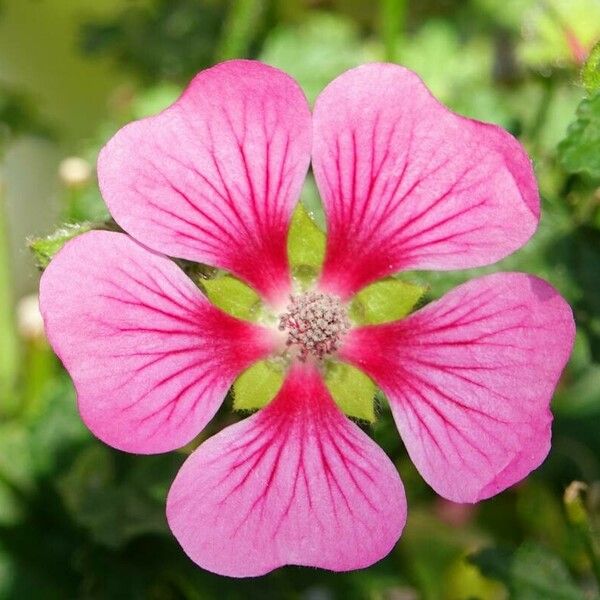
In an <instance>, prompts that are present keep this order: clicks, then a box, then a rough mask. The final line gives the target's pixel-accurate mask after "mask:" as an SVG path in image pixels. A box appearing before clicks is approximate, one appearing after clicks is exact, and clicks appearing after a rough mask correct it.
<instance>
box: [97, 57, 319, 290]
mask: <svg viewBox="0 0 600 600" xmlns="http://www.w3.org/2000/svg"><path fill="white" fill-rule="evenodd" d="M310 128H311V123H310V112H309V109H308V104H307V102H306V99H305V97H304V95H303V94H302V91H301V90H300V88H299V87H298V85H297V84H296V83H295V82H294V81H293V80H292V79H291V78H290V77H288V76H287V75H286V74H285V73H282V72H281V71H278V70H277V69H274V68H272V67H269V66H267V65H264V64H261V63H259V62H253V61H246V60H233V61H229V62H225V63H221V64H219V65H217V66H215V67H213V68H211V69H207V70H205V71H202V72H201V73H199V74H198V75H197V76H196V78H195V79H194V80H193V81H192V82H191V83H190V85H189V87H188V88H187V90H186V91H185V92H184V93H183V95H182V96H181V98H179V100H178V101H177V102H175V103H174V104H173V105H172V106H170V107H169V108H168V109H166V110H165V111H163V112H162V113H160V114H159V115H156V116H154V117H150V118H148V119H143V120H141V121H136V122H134V123H130V124H129V125H127V126H125V127H124V128H123V129H121V130H120V131H119V132H118V133H117V134H116V135H115V136H114V137H113V138H112V139H111V140H110V141H109V142H108V144H107V145H106V146H105V147H104V148H103V150H102V152H101V153H100V157H99V159H98V177H99V181H100V188H101V190H102V195H103V196H104V199H105V201H106V203H107V205H108V207H109V209H110V212H111V213H112V215H113V217H114V218H115V220H116V221H117V222H118V223H119V225H121V227H123V229H125V230H126V231H127V232H128V233H130V234H131V235H133V236H134V237H136V238H137V239H139V240H140V241H141V242H143V243H144V244H147V245H148V246H149V247H150V248H153V249H154V250H158V251H159V252H164V253H165V254H168V255H170V256H177V257H180V258H187V259H190V260H194V261H199V262H204V263H208V264H210V265H213V266H217V267H221V268H223V269H227V270H229V271H231V272H233V273H235V274H236V275H237V276H239V277H241V278H242V279H245V280H246V281H247V282H248V283H250V284H251V285H252V286H254V287H255V288H256V289H257V290H258V291H259V292H261V293H262V294H264V295H265V297H266V298H267V299H269V300H271V301H273V302H278V301H279V300H280V299H281V298H282V297H285V296H286V294H287V292H288V289H289V284H290V282H289V273H288V266H287V257H286V235H287V230H288V225H289V221H290V218H291V214H292V211H293V209H294V205H295V204H296V201H297V199H298V196H299V194H300V189H301V187H302V183H303V180H304V176H305V175H306V171H307V169H308V164H309V160H310V144H311V141H310Z"/></svg>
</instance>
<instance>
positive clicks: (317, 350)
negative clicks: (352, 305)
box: [279, 292, 350, 361]
mask: <svg viewBox="0 0 600 600" xmlns="http://www.w3.org/2000/svg"><path fill="white" fill-rule="evenodd" d="M349 328H350V320H349V319H348V313H347V311H346V308H345V306H344V305H343V304H342V302H341V301H340V299H339V298H338V297H337V296H330V295H328V294H322V293H320V292H307V293H305V294H298V295H295V296H290V303H289V304H288V305H287V308H286V312H284V313H283V314H282V315H281V316H280V317H279V329H280V330H281V331H285V332H286V333H287V340H286V345H287V346H288V347H292V346H295V347H296V348H297V349H298V352H299V358H300V360H301V361H305V360H306V359H307V358H308V357H309V356H314V357H315V358H318V359H321V358H323V357H324V356H326V355H327V354H332V353H333V352H335V351H336V350H337V349H338V346H339V342H340V340H341V339H342V337H343V336H344V334H345V333H346V331H348V329H349Z"/></svg>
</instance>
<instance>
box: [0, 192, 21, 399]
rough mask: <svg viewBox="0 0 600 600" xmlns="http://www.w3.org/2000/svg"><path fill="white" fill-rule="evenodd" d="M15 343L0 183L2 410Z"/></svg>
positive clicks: (14, 364)
mask: <svg viewBox="0 0 600 600" xmlns="http://www.w3.org/2000/svg"><path fill="white" fill-rule="evenodd" d="M17 354H18V340H17V333H16V328H15V321H14V298H13V294H12V286H11V276H10V250H9V244H8V222H7V217H6V207H5V196H4V186H3V182H2V181H1V180H0V400H1V401H2V406H1V407H0V409H2V410H3V409H4V408H5V407H6V406H5V404H6V401H7V400H8V398H9V393H10V391H11V389H12V387H13V383H14V380H15V376H16V370H17V363H18V361H17Z"/></svg>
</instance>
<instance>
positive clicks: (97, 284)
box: [40, 231, 274, 453]
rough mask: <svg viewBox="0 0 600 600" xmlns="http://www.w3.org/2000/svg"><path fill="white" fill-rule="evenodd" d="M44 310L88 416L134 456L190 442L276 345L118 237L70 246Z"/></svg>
mask: <svg viewBox="0 0 600 600" xmlns="http://www.w3.org/2000/svg"><path fill="white" fill-rule="evenodd" d="M40 306H41V310H42V314H43V316H44V321H45V325H46V332H47V334H48V339H49V340H50V343H51V344H52V347H53V348H54V350H55V351H56V353H57V354H58V356H59V357H60V359H61V360H62V362H63V364H64V365H65V367H66V369H67V370H68V371H69V374H70V375H71V377H72V379H73V382H74V383H75V388H76V390H77V402H78V406H79V410H80V412H81V417H82V419H83V420H84V421H85V423H86V424H87V426H88V427H89V428H90V429H91V430H92V432H93V433H94V434H95V435H97V436H98V437H99V438H100V439H101V440H103V441H105V442H106V443H107V444H110V445H111V446H114V447H116V448H119V449H121V450H126V451H129V452H140V453H154V452H164V451H167V450H172V449H173V448H178V447H180V446H183V445H184V444H186V443H187V442H189V441H190V440H191V439H193V438H194V436H196V435H197V434H198V433H199V431H200V430H201V429H202V428H203V427H204V425H206V423H207V422H208V421H209V420H210V419H211V418H212V416H213V415H214V413H215V412H216V410H217V409H218V407H219V406H220V404H221V402H222V401H223V398H224V397H225V394H226V393H227V390H228V389H229V387H230V386H231V383H232V382H233V380H234V378H235V377H236V376H237V375H238V374H239V373H240V372H241V371H242V370H244V369H245V368H247V367H248V366H249V365H250V364H252V362H254V361H256V360H258V359H260V358H262V357H263V356H265V355H266V354H268V353H269V352H271V351H272V350H273V345H274V344H273V339H272V334H270V333H268V332H267V330H263V329H262V328H259V327H257V326H254V325H251V324H250V323H245V322H242V321H239V320H237V319H234V318H233V317H230V316H229V315H226V314H225V313H223V312H221V311H220V310H218V309H217V308H215V307H214V306H212V305H211V304H210V303H209V302H208V300H206V298H205V297H204V296H203V295H202V294H201V293H200V291H199V290H198V289H197V288H196V286H195V285H194V284H193V283H192V282H191V281H190V280H189V279H188V278H187V277H186V276H185V275H184V274H183V272H182V271H181V270H180V269H179V267H177V266H176V265H175V264H174V263H173V262H172V261H170V260H169V259H167V258H165V257H163V256H159V255H157V254H154V253H153V252H149V251H148V250H146V249H145V248H143V247H142V246H140V245H139V244H138V243H136V242H134V241H133V240H131V239H130V238H129V237H128V236H126V235H124V234H121V233H109V232H106V231H94V232H90V233H86V234H83V235H81V236H79V237H77V238H75V239H74V240H72V241H70V242H69V243H68V244H67V245H66V246H65V247H64V248H63V249H62V250H61V251H60V252H59V253H58V255H57V256H56V257H55V258H54V259H53V260H52V262H51V263H50V266H49V267H48V268H47V269H46V271H45V273H44V275H43V276H42V281H41V285H40Z"/></svg>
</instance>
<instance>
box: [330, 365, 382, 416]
mask: <svg viewBox="0 0 600 600" xmlns="http://www.w3.org/2000/svg"><path fill="white" fill-rule="evenodd" d="M325 384H326V385H327V388H328V389H329V391H330V392H331V395H332V396H333V399H334V400H335V402H336V404H337V405H338V406H339V407H340V409H341V410H342V411H343V412H344V413H345V414H347V415H348V416H349V417H355V418H357V419H362V420H363V421H369V422H370V423H372V422H373V421H375V404H374V401H375V392H376V391H377V387H376V386H375V384H374V383H373V381H372V380H371V379H370V378H369V377H367V376H366V375H365V374H364V373H363V372H362V371H359V370H358V369H356V368H354V367H351V366H350V365H347V364H345V363H331V364H330V365H328V367H327V372H326V374H325Z"/></svg>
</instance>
